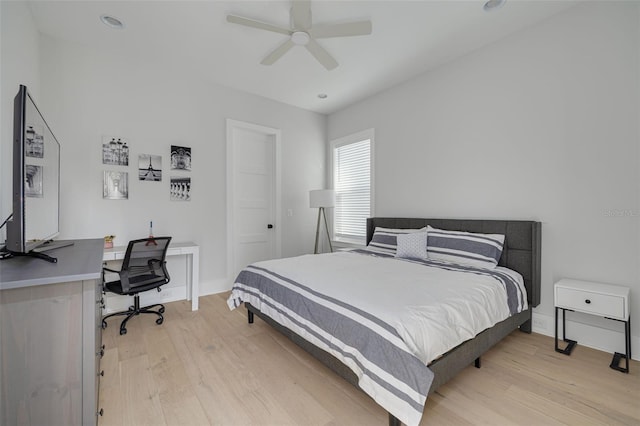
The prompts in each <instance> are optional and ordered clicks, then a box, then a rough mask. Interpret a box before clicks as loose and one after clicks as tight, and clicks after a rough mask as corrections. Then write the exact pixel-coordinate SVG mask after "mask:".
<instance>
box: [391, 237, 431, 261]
mask: <svg viewBox="0 0 640 426" xmlns="http://www.w3.org/2000/svg"><path fill="white" fill-rule="evenodd" d="M396 240H397V242H398V247H397V249H396V257H400V258H403V259H426V258H427V233H426V232H412V233H410V234H400V235H398V236H397V238H396Z"/></svg>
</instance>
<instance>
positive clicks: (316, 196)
mask: <svg viewBox="0 0 640 426" xmlns="http://www.w3.org/2000/svg"><path fill="white" fill-rule="evenodd" d="M335 204H336V193H335V191H334V190H333V189H316V190H313V191H310V192H309V207H311V208H314V209H316V208H317V209H318V224H317V226H316V245H315V249H314V250H313V253H314V254H317V253H318V238H319V236H320V216H322V217H323V218H324V229H325V230H326V231H327V239H328V240H329V250H330V251H331V252H333V246H332V245H331V236H330V235H329V226H328V225H327V215H326V214H325V211H324V209H325V208H326V207H333V206H335Z"/></svg>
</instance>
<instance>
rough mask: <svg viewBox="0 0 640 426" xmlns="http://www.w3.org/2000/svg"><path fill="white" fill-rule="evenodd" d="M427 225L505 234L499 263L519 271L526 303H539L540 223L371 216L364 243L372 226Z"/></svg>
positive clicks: (403, 227) (371, 233) (409, 226)
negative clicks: (527, 300)
mask: <svg viewBox="0 0 640 426" xmlns="http://www.w3.org/2000/svg"><path fill="white" fill-rule="evenodd" d="M427 225H431V226H432V227H434V228H440V229H447V230H450V231H467V232H481V233H484V234H503V235H504V236H505V244H504V249H503V250H502V257H501V258H500V262H499V263H498V264H499V265H500V266H505V267H507V268H510V269H513V270H514V271H517V272H519V273H520V274H521V275H522V277H523V278H524V284H525V286H526V288H527V294H528V296H529V304H530V305H532V306H538V305H539V304H540V248H541V243H542V241H541V234H542V226H541V223H540V222H533V221H525V220H467V219H410V218H395V217H373V218H369V219H367V244H369V241H371V238H372V237H373V231H374V230H375V228H376V226H380V227H383V228H399V229H419V228H422V227H425V226H427Z"/></svg>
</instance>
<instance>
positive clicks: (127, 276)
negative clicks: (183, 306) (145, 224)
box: [102, 237, 171, 334]
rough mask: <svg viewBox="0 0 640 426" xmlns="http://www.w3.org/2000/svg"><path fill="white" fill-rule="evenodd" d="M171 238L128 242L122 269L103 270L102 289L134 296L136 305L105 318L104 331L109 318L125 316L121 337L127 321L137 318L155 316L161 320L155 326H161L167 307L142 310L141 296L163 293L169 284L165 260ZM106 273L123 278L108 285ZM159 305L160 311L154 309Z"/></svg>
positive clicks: (161, 306)
mask: <svg viewBox="0 0 640 426" xmlns="http://www.w3.org/2000/svg"><path fill="white" fill-rule="evenodd" d="M170 241H171V237H155V238H153V237H152V238H143V239H140V240H133V241H129V245H128V246H127V251H126V253H125V255H124V260H123V261H122V269H121V270H119V271H115V270H113V269H109V268H102V283H103V290H104V291H105V292H106V291H110V292H112V293H116V294H121V295H127V296H133V306H130V307H129V309H128V310H126V311H122V312H116V313H113V314H109V315H106V316H105V317H104V318H102V328H103V329H104V328H107V321H106V320H107V318H110V317H113V316H120V315H126V316H127V317H126V318H125V319H124V320H123V321H122V323H121V324H120V334H127V328H126V326H127V321H129V320H130V319H131V317H133V316H134V315H140V314H156V315H158V317H159V318H158V319H157V320H156V324H158V325H160V324H162V322H163V321H164V317H163V316H162V314H163V313H164V305H162V304H159V303H158V304H155V305H150V306H145V307H143V308H141V307H140V296H139V293H141V292H143V291H148V290H153V289H154V288H155V289H157V290H158V291H160V286H162V285H164V284H166V283H168V282H169V280H170V279H171V278H170V277H169V272H167V266H166V261H165V257H166V255H167V248H168V247H169V242H170ZM105 272H112V273H116V274H118V275H119V276H120V279H119V280H118V281H110V282H105ZM157 306H159V307H160V309H158V310H157V311H154V310H152V308H155V307H157Z"/></svg>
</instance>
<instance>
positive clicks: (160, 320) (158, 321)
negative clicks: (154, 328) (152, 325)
mask: <svg viewBox="0 0 640 426" xmlns="http://www.w3.org/2000/svg"><path fill="white" fill-rule="evenodd" d="M163 321H164V319H162V318H158V319H157V320H156V324H158V325H160V324H162V322H163Z"/></svg>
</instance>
